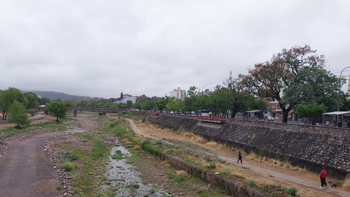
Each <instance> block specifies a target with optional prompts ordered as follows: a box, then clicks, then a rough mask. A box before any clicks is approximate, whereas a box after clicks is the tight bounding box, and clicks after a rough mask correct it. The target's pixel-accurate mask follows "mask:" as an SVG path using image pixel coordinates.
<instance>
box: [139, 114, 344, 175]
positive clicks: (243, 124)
mask: <svg viewBox="0 0 350 197" xmlns="http://www.w3.org/2000/svg"><path fill="white" fill-rule="evenodd" d="M138 115H140V116H146V117H147V119H148V120H149V121H152V122H154V123H157V124H160V125H163V126H165V127H168V128H172V129H175V130H177V129H184V130H186V131H189V132H193V133H195V134H198V135H201V136H203V137H204V138H207V139H209V140H213V141H217V142H221V143H226V144H227V145H229V146H232V147H236V148H242V149H244V150H245V151H246V152H252V151H253V152H255V154H258V155H260V156H266V157H270V158H275V159H279V160H281V161H289V162H290V163H291V164H293V165H297V166H300V167H303V168H306V169H307V170H310V171H313V172H316V173H318V172H320V171H321V169H322V168H323V167H325V168H326V170H327V171H328V173H329V175H330V177H334V178H340V179H343V178H345V176H347V174H348V175H349V174H350V130H348V129H342V128H331V127H317V126H309V125H290V124H280V123H273V122H258V121H244V120H235V119H230V120H228V122H227V123H226V124H215V123H204V122H200V121H198V120H197V119H196V118H195V117H186V116H171V115H164V114H162V115H160V116H151V115H149V114H147V113H145V112H143V113H139V114H138Z"/></svg>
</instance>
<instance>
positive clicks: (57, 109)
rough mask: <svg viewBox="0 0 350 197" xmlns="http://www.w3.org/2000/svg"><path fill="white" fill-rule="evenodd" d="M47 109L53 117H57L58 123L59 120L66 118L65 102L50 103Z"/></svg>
mask: <svg viewBox="0 0 350 197" xmlns="http://www.w3.org/2000/svg"><path fill="white" fill-rule="evenodd" d="M46 109H47V111H48V112H49V113H50V114H51V115H53V116H54V117H57V122H58V119H59V118H61V119H62V118H64V117H66V112H67V106H66V105H65V104H64V103H63V102H59V101H50V103H49V104H48V105H47V107H46Z"/></svg>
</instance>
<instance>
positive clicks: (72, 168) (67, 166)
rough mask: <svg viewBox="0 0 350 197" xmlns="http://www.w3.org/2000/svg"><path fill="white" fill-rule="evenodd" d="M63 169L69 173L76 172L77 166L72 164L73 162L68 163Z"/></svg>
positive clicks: (63, 165)
mask: <svg viewBox="0 0 350 197" xmlns="http://www.w3.org/2000/svg"><path fill="white" fill-rule="evenodd" d="M62 168H63V169H64V170H66V171H67V172H70V171H73V170H74V168H75V165H74V164H73V163H71V162H67V163H64V164H62Z"/></svg>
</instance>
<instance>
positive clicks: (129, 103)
mask: <svg viewBox="0 0 350 197" xmlns="http://www.w3.org/2000/svg"><path fill="white" fill-rule="evenodd" d="M126 107H127V108H128V109H130V108H131V107H132V101H130V100H129V101H126Z"/></svg>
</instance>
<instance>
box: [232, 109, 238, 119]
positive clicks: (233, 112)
mask: <svg viewBox="0 0 350 197" xmlns="http://www.w3.org/2000/svg"><path fill="white" fill-rule="evenodd" d="M236 113H237V111H236V109H234V110H232V113H231V118H235V117H236Z"/></svg>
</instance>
